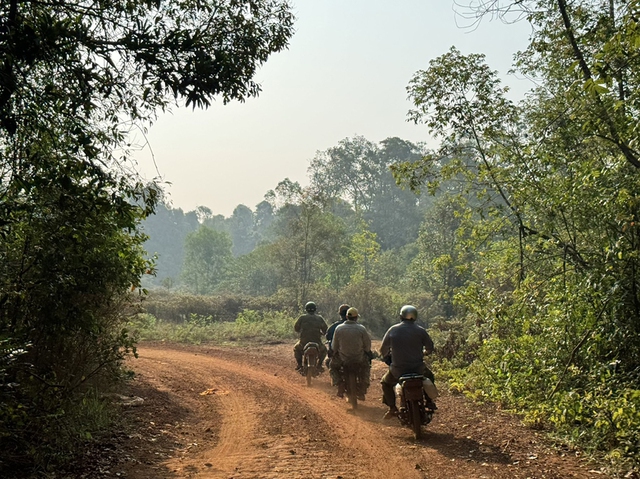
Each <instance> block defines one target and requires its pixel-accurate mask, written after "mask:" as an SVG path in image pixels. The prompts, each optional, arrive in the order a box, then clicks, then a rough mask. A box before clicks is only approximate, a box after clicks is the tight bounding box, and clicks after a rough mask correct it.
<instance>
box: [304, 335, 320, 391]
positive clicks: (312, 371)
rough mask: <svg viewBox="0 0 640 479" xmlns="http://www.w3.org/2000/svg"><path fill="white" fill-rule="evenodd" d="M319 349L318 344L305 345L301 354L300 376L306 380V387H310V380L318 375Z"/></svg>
mask: <svg viewBox="0 0 640 479" xmlns="http://www.w3.org/2000/svg"><path fill="white" fill-rule="evenodd" d="M320 367H321V364H320V347H319V346H318V343H311V342H309V343H307V344H305V346H304V350H303V354H302V371H301V373H302V375H303V376H304V377H305V378H307V386H311V380H312V378H314V377H316V376H317V375H318V374H319V373H320Z"/></svg>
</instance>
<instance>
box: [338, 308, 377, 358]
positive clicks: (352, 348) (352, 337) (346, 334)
mask: <svg viewBox="0 0 640 479" xmlns="http://www.w3.org/2000/svg"><path fill="white" fill-rule="evenodd" d="M331 349H333V353H334V354H337V355H339V356H340V359H341V360H342V361H344V362H346V363H349V362H362V361H363V360H364V359H365V358H366V355H365V353H368V352H369V351H371V337H370V336H369V333H368V332H367V330H366V328H365V327H364V326H363V325H362V324H358V323H356V322H355V321H351V320H349V319H348V320H346V321H345V322H344V323H342V324H340V325H339V326H338V327H337V328H336V331H335V333H334V334H333V341H331Z"/></svg>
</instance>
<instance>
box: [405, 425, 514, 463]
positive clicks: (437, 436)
mask: <svg viewBox="0 0 640 479" xmlns="http://www.w3.org/2000/svg"><path fill="white" fill-rule="evenodd" d="M409 434H410V432H409ZM407 442H408V443H411V444H419V445H421V446H422V447H426V448H430V449H435V450H437V451H438V452H439V453H440V454H442V455H443V456H445V457H448V458H450V459H456V460H466V461H472V462H478V463H493V464H511V463H512V462H513V458H512V457H511V456H510V455H509V454H506V453H504V452H503V451H502V450H501V449H500V448H499V447H498V446H495V445H492V444H486V443H484V442H483V441H476V440H475V439H470V438H466V437H457V436H455V435H454V434H450V433H440V432H433V431H429V427H428V426H427V427H426V428H425V429H424V431H423V437H422V439H420V440H419V441H415V440H414V439H413V438H412V437H411V436H410V435H409V437H407Z"/></svg>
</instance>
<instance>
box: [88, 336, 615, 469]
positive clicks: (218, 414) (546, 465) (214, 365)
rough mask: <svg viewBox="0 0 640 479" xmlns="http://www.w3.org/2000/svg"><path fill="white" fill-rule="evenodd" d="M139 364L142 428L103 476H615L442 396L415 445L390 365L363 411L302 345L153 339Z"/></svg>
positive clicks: (376, 376) (136, 389)
mask: <svg viewBox="0 0 640 479" xmlns="http://www.w3.org/2000/svg"><path fill="white" fill-rule="evenodd" d="M129 365H130V367H131V368H132V369H133V370H134V371H135V372H136V380H135V381H133V384H132V385H131V390H130V393H131V394H133V395H136V396H140V397H142V398H143V399H144V403H143V404H142V405H141V406H138V407H129V408H123V414H127V415H131V416H132V420H134V422H135V423H136V425H137V426H136V430H135V431H133V432H131V433H128V434H127V435H126V437H124V438H123V439H122V440H120V441H118V444H117V445H116V446H114V451H113V457H114V458H117V460H112V461H111V462H110V463H105V464H103V466H101V473H102V477H105V476H109V477H127V478H137V479H147V478H148V479H159V478H224V479H231V478H233V479H241V478H261V479H262V478H265V479H268V478H285V477H286V478H292V479H295V478H318V479H328V478H333V479H338V478H344V479H348V478H368V479H378V478H379V479H383V478H384V479H389V478H398V479H413V478H415V479H418V478H420V479H422V478H430V479H431V478H434V479H435V478H446V479H453V478H531V479H536V478H569V477H580V478H584V477H587V478H588V477H600V478H603V477H606V476H605V475H604V474H602V473H600V472H599V471H595V470H593V466H589V465H588V464H585V463H584V462H582V461H581V459H580V458H578V457H576V454H575V453H572V452H570V451H568V450H567V451H564V452H562V451H557V450H554V449H552V448H551V447H549V446H548V444H547V443H546V442H545V440H544V438H543V436H541V435H538V434H536V433H535V432H533V431H531V430H529V429H527V428H525V427H523V426H522V425H520V423H519V421H518V420H517V419H516V418H513V417H512V416H510V415H507V414H505V413H501V412H500V411H496V410H495V408H492V407H488V406H478V405H475V404H471V403H469V402H468V401H467V400H465V399H464V398H462V397H457V396H451V395H443V397H441V398H440V399H439V401H438V407H439V410H438V412H437V413H436V415H435V418H434V421H433V422H432V423H431V424H429V425H428V426H427V427H426V428H425V433H424V438H423V439H422V440H421V441H419V442H416V441H414V440H413V437H412V434H411V431H410V430H409V429H408V428H406V427H402V426H401V425H400V424H399V423H398V421H397V420H396V419H393V420H391V421H383V420H382V415H383V413H384V411H385V408H384V407H383V405H382V404H381V402H380V398H381V390H380V385H379V384H378V382H379V380H380V377H381V375H382V374H383V372H384V371H385V368H386V366H385V365H384V364H383V363H381V362H379V361H374V363H373V367H372V381H371V383H372V385H371V389H370V390H369V394H368V396H367V399H366V401H365V402H361V403H359V405H358V409H357V411H356V412H355V413H354V412H353V411H351V410H350V407H349V405H348V404H347V403H346V402H345V401H344V400H342V399H339V398H337V397H335V390H334V389H333V388H332V387H331V386H330V384H329V378H328V374H326V373H325V374H323V375H322V376H321V377H319V378H318V379H317V381H315V382H314V384H312V386H311V387H307V386H306V384H305V381H304V378H302V377H301V376H300V375H299V374H297V373H296V372H295V371H293V366H294V361H293V354H292V346H291V345H266V346H255V347H242V348H221V347H207V346H200V347H195V346H179V345H165V344H142V345H141V346H140V347H139V358H138V359H131V360H130V364H129ZM85 477H90V476H85ZM91 477H92V476H91Z"/></svg>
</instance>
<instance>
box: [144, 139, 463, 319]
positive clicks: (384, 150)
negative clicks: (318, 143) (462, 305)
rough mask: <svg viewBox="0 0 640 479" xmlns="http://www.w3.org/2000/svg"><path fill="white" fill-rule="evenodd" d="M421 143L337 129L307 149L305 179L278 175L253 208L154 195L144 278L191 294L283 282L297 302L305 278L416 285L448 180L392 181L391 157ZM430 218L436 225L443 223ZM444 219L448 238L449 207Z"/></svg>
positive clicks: (404, 156) (413, 151)
mask: <svg viewBox="0 0 640 479" xmlns="http://www.w3.org/2000/svg"><path fill="white" fill-rule="evenodd" d="M427 153H428V152H427V150H426V148H425V146H424V145H420V144H414V143H412V142H409V141H406V140H402V139H400V138H387V139H385V140H383V141H380V142H379V143H374V142H372V141H369V140H367V139H366V138H363V137H354V138H346V139H344V140H342V141H341V142H340V143H339V144H338V145H337V146H335V147H332V148H329V149H328V150H326V151H323V152H319V153H318V154H317V155H316V156H315V158H313V160H312V161H311V162H310V166H309V170H308V171H309V180H310V182H309V183H310V184H309V186H308V187H305V188H303V187H301V186H300V184H298V183H297V182H292V181H290V180H289V179H284V180H282V181H281V182H280V183H279V184H278V185H277V186H276V187H275V188H274V189H273V190H270V191H268V192H266V193H265V197H264V200H263V201H261V202H260V203H258V204H257V205H256V206H255V207H254V209H251V208H249V207H247V206H245V205H242V204H241V205H238V206H237V207H236V208H235V209H234V211H233V214H232V215H231V216H229V217H226V218H225V217H224V216H222V215H219V214H218V215H217V214H215V213H214V212H212V211H211V209H209V208H208V207H206V206H200V207H198V208H197V209H196V210H195V211H189V212H186V213H185V212H183V211H182V210H181V209H179V208H178V209H173V208H171V207H170V206H168V205H166V204H160V205H159V206H158V207H157V209H156V213H155V214H154V215H152V216H150V217H148V218H147V219H146V220H144V222H143V223H142V229H143V231H144V232H145V233H146V234H147V235H148V236H149V239H148V240H147V242H146V243H145V249H146V250H147V251H148V253H149V254H152V255H156V274H155V276H154V277H150V278H147V282H146V284H147V285H148V286H149V287H163V288H166V289H167V290H174V291H183V292H190V293H195V294H211V293H215V292H218V293H220V292H227V293H237V294H247V295H267V296H268V295H273V294H275V293H276V292H278V290H279V289H281V288H289V289H293V290H295V291H296V292H297V294H296V298H297V299H298V302H299V303H300V302H303V301H305V300H307V299H309V298H307V297H305V296H306V293H305V292H306V291H308V290H309V288H310V287H311V285H313V284H321V285H324V286H326V287H329V288H333V289H340V288H343V287H345V286H346V285H347V284H349V283H350V282H354V281H358V280H365V281H373V282H375V283H376V284H378V285H389V286H394V287H399V286H400V284H401V283H404V284H406V285H407V286H412V287H417V286H419V284H418V283H420V282H424V281H428V279H427V278H425V277H424V271H421V268H420V267H419V264H418V263H419V262H420V261H424V255H425V254H433V249H432V248H429V251H425V249H424V246H425V245H426V244H432V243H433V239H428V238H430V237H431V235H432V234H433V233H434V230H435V226H436V224H437V223H439V220H438V216H439V215H440V216H446V215H447V213H446V211H445V210H446V207H445V206H444V202H446V201H447V200H446V198H447V197H449V196H450V195H451V193H452V192H453V189H452V188H453V185H450V186H449V187H447V188H445V189H442V190H440V191H438V192H437V194H436V195H434V196H432V195H430V194H427V193H422V194H420V193H416V192H414V191H411V189H410V188H408V187H404V188H403V187H401V186H399V185H398V184H397V182H396V179H395V178H394V176H393V173H392V171H391V166H392V165H396V164H401V163H407V162H415V161H418V160H420V159H421V158H423V157H424V155H426V154H427ZM443 208H445V209H443ZM438 211H440V212H439V213H438ZM437 226H438V228H437V229H438V235H440V234H442V227H443V226H444V225H442V224H437ZM448 226H449V229H450V233H449V236H450V239H453V238H452V235H453V234H454V232H455V227H456V224H455V218H454V217H452V218H450V220H449V221H448ZM421 231H422V233H421ZM443 240H444V238H443ZM453 246H454V244H453V243H451V244H449V245H448V246H447V245H445V244H442V245H441V246H440V248H447V247H448V248H449V249H451V248H452V247H453ZM443 252H444V250H443ZM411 270H413V273H412V274H409V272H410V271H411ZM453 279H454V278H447V282H448V283H449V281H450V280H453ZM455 286H456V285H455V284H453V283H450V284H447V285H446V287H447V288H450V287H455ZM447 309H448V310H450V308H447Z"/></svg>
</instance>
